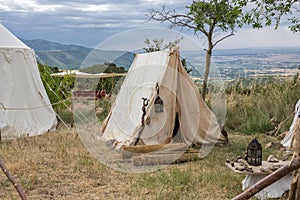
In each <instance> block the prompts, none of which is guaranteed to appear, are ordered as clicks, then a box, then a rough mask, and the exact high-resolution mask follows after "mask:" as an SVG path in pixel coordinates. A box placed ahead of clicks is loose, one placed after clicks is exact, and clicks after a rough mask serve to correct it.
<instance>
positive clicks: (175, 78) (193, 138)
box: [102, 51, 227, 146]
mask: <svg viewBox="0 0 300 200" xmlns="http://www.w3.org/2000/svg"><path fill="white" fill-rule="evenodd" d="M143 109H144V112H143ZM176 135H180V136H181V140H182V142H184V143H186V144H188V145H191V144H196V145H197V144H203V143H206V144H207V143H217V142H218V143H225V142H227V140H226V138H225V137H224V136H223V135H222V134H221V131H220V126H219V124H218V122H217V118H216V116H215V115H214V114H213V112H212V111H211V110H210V109H209V108H208V106H207V105H206V104H205V102H204V101H203V99H202V98H201V96H200V94H199V91H198V88H197V87H196V86H195V85H194V83H193V82H192V80H191V79H190V78H189V76H188V74H187V73H186V71H185V69H184V68H183V66H182V64H181V61H180V56H179V52H178V51H171V52H170V51H158V52H152V53H145V54H136V55H135V58H134V60H133V63H132V65H131V67H130V70H129V71H128V73H127V76H126V78H125V80H124V82H123V84H122V86H121V88H120V91H119V93H118V96H117V98H116V101H115V103H114V105H113V106H112V109H111V112H110V114H109V115H108V117H107V118H106V120H105V121H104V123H103V125H102V138H104V139H105V140H113V141H115V145H117V146H122V145H135V143H136V141H137V140H138V141H141V142H143V144H146V145H148V144H162V143H169V142H171V141H172V140H173V138H174V136H176Z"/></svg>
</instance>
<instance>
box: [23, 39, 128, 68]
mask: <svg viewBox="0 0 300 200" xmlns="http://www.w3.org/2000/svg"><path fill="white" fill-rule="evenodd" d="M21 40H22V41H23V42H24V43H25V44H26V45H27V46H29V47H30V48H32V49H34V50H35V52H36V54H37V57H38V60H39V61H40V62H42V63H46V64H48V65H49V66H55V67H58V68H60V69H79V68H86V67H90V66H93V65H97V64H103V63H105V62H108V63H115V64H116V65H117V66H118V67H123V68H124V69H126V70H128V69H129V67H130V65H131V62H132V60H133V58H134V54H133V53H130V52H126V51H109V50H107V51H105V50H97V49H92V48H87V47H83V46H78V45H65V44H60V43H56V42H50V41H47V40H41V39H36V40H25V39H21Z"/></svg>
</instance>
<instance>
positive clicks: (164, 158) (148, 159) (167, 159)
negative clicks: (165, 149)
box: [132, 153, 199, 166]
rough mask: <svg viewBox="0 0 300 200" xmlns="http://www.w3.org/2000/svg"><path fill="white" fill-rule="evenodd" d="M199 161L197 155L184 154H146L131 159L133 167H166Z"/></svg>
mask: <svg viewBox="0 0 300 200" xmlns="http://www.w3.org/2000/svg"><path fill="white" fill-rule="evenodd" d="M196 159H199V153H184V154H150V155H149V154H147V155H141V156H134V157H132V161H133V165H135V166H142V165H167V164H172V163H182V162H188V161H192V160H196Z"/></svg>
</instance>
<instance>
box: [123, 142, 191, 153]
mask: <svg viewBox="0 0 300 200" xmlns="http://www.w3.org/2000/svg"><path fill="white" fill-rule="evenodd" d="M167 148H168V149H171V148H173V149H175V148H185V149H187V148H188V146H187V145H186V144H184V143H174V144H152V145H138V146H122V147H121V150H123V151H128V152H132V153H149V152H154V151H158V150H163V149H167Z"/></svg>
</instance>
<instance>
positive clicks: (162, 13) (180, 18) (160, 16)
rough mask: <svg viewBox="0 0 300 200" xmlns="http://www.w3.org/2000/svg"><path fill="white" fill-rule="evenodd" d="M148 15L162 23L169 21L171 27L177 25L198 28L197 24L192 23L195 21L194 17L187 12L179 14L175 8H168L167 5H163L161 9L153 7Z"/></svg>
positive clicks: (150, 18)
mask: <svg viewBox="0 0 300 200" xmlns="http://www.w3.org/2000/svg"><path fill="white" fill-rule="evenodd" d="M147 17H148V18H149V20H155V21H158V22H161V23H163V22H169V23H170V26H169V28H170V29H172V28H174V27H176V26H180V27H188V28H190V29H196V26H193V25H192V23H193V22H194V18H193V17H191V16H189V15H185V14H179V13H177V12H176V10H175V9H168V10H166V7H165V5H163V6H162V9H161V10H155V9H151V10H150V12H149V14H147Z"/></svg>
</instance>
